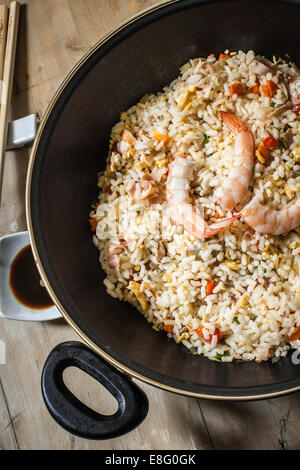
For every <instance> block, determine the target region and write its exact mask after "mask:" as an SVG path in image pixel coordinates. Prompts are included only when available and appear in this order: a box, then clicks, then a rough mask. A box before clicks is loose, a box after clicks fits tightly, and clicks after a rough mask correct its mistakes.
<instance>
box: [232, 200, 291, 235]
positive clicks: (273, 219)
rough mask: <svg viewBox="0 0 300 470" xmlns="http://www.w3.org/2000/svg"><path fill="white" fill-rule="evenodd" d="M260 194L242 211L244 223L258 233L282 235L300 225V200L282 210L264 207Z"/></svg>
mask: <svg viewBox="0 0 300 470" xmlns="http://www.w3.org/2000/svg"><path fill="white" fill-rule="evenodd" d="M261 200H262V196H261V194H260V193H259V194H258V195H256V196H255V197H253V199H251V201H250V202H249V203H248V204H247V205H246V206H245V207H244V208H243V209H242V210H241V212H240V215H241V216H242V217H243V219H244V221H245V222H246V223H247V224H248V225H250V227H252V228H253V229H254V230H255V231H256V232H259V233H265V234H273V235H281V234H283V233H287V232H290V231H291V230H293V229H294V228H296V227H297V226H298V225H300V198H299V197H298V198H296V199H294V200H293V201H291V202H290V203H289V204H288V205H287V206H286V207H283V208H282V209H280V210H276V209H272V208H271V207H269V206H266V205H264V204H263V203H262V202H261Z"/></svg>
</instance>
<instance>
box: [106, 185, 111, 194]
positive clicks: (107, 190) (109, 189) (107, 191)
mask: <svg viewBox="0 0 300 470" xmlns="http://www.w3.org/2000/svg"><path fill="white" fill-rule="evenodd" d="M104 192H105V193H106V194H112V190H111V184H108V185H107V186H106V187H105V189H104Z"/></svg>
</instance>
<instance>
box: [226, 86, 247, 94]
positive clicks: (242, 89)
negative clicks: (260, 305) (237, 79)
mask: <svg viewBox="0 0 300 470" xmlns="http://www.w3.org/2000/svg"><path fill="white" fill-rule="evenodd" d="M246 91H247V88H246V86H245V85H243V84H242V83H233V84H232V85H230V96H233V95H238V96H241V95H244V94H245V93H246Z"/></svg>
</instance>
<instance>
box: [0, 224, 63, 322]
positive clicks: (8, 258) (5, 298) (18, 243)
mask: <svg viewBox="0 0 300 470" xmlns="http://www.w3.org/2000/svg"><path fill="white" fill-rule="evenodd" d="M29 243H30V240H29V235H28V232H18V233H12V234H11V235H5V236H4V237H2V238H0V317H3V318H9V319H11V320H25V321H46V320H54V319H56V318H61V313H60V312H59V310H58V309H57V308H56V307H54V306H53V307H49V308H45V309H43V310H35V309H31V308H28V307H26V306H25V305H22V304H21V303H20V302H18V301H17V299H16V298H15V296H14V295H13V293H12V291H11V289H10V287H9V273H10V265H11V263H12V261H13V259H14V257H15V256H16V255H17V253H18V252H19V251H20V250H21V249H22V248H23V247H24V246H26V245H28V244H29Z"/></svg>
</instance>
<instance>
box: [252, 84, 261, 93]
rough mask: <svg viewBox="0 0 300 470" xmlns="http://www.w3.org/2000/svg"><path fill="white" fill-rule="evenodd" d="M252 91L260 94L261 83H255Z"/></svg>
mask: <svg viewBox="0 0 300 470" xmlns="http://www.w3.org/2000/svg"><path fill="white" fill-rule="evenodd" d="M250 93H253V94H254V95H260V87H259V85H254V86H253V87H252V88H250Z"/></svg>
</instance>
